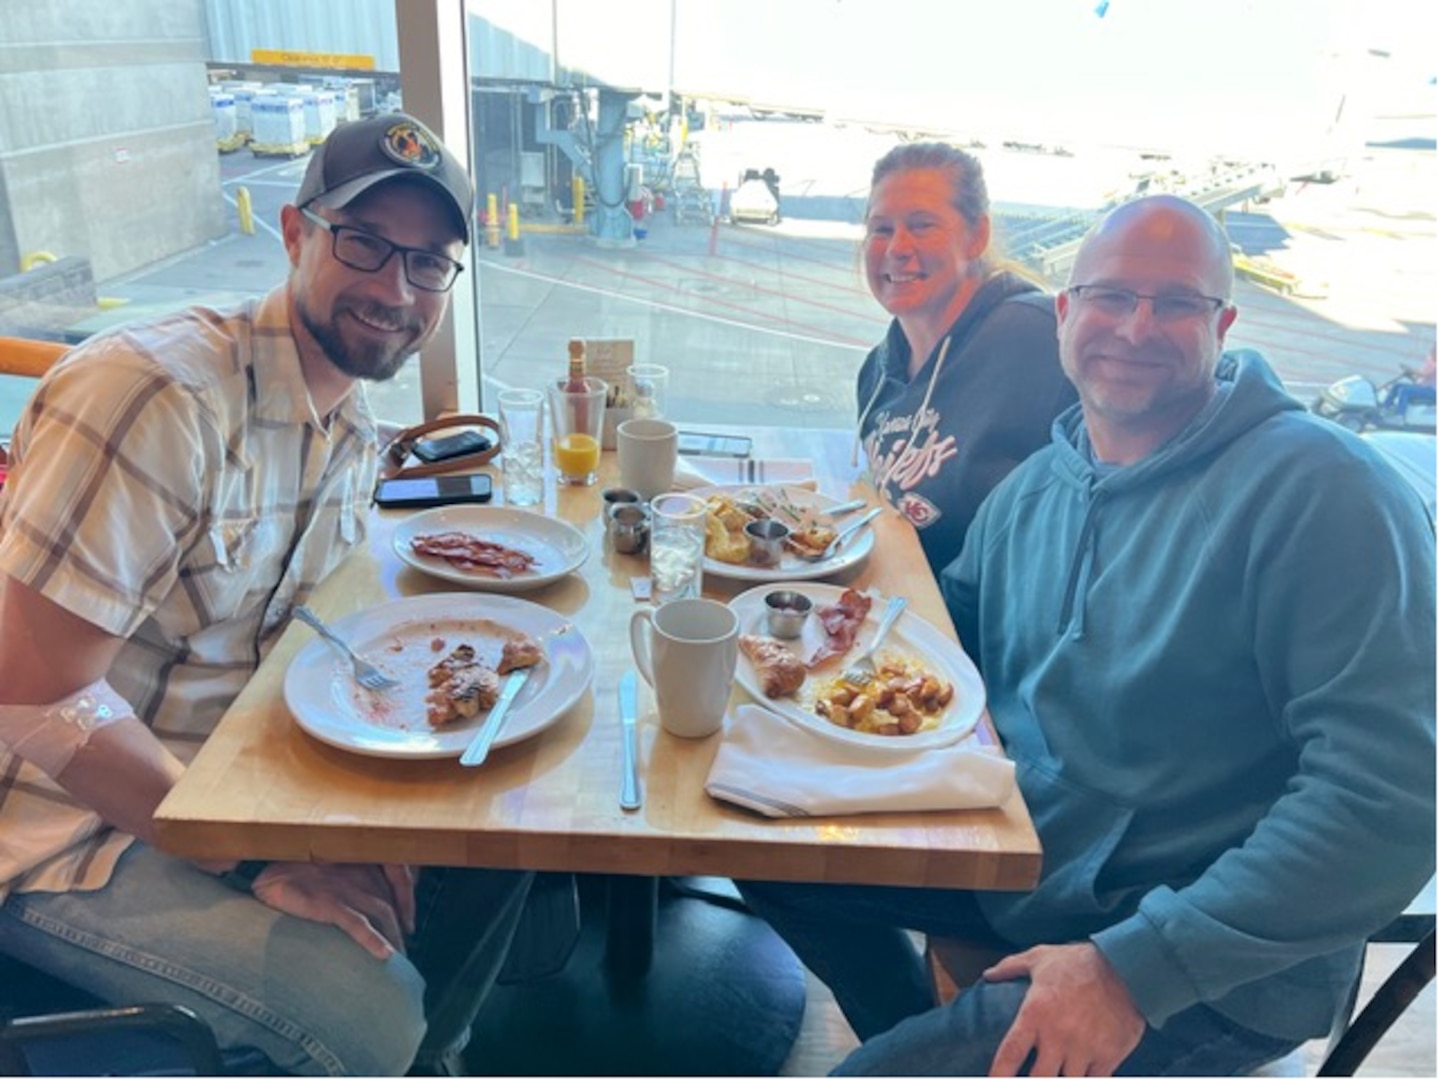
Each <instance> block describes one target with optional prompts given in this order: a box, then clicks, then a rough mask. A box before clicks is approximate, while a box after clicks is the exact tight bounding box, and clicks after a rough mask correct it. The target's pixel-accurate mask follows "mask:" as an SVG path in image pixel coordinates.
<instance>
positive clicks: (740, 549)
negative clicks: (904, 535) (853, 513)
mask: <svg viewBox="0 0 1439 1080" xmlns="http://www.w3.org/2000/svg"><path fill="white" fill-rule="evenodd" d="M691 494H693V495H696V496H698V497H699V498H701V499H704V500H705V506H706V514H705V559H704V572H705V573H706V574H713V575H715V576H717V577H723V578H731V579H733V580H736V581H758V582H766V581H798V580H805V581H808V580H813V579H816V578H825V577H830V576H832V575H834V574H838V573H840V572H841V571H844V570H848V569H849V568H850V567H852V566H858V565H859V564H860V563H862V562H864V560H865V559H866V558H868V557H869V553H870V552H871V551H873V550H874V531H873V530H872V529H870V528H868V527H866V528H863V529H861V530H860V531H859V533H858V534H857V535H856V536H854V537H852V538H851V539H850V540H849V541H848V542H847V543H845V544H843V545H842V546H841V547H840V549H839V550H838V551H837V552H835V553H834V554H833V555H832V556H830V557H829V558H827V559H822V560H820V561H817V562H816V561H812V557H813V556H814V555H816V554H819V553H822V552H823V551H824V550H825V548H826V547H827V546H828V545H829V542H830V541H831V540H833V539H834V538H835V534H836V533H837V532H838V531H839V530H840V529H842V528H843V527H844V525H845V524H846V523H847V521H848V520H852V519H847V518H832V517H831V516H830V514H829V509H830V508H831V507H835V506H840V505H841V502H840V500H839V499H835V498H831V497H830V496H828V495H824V494H822V493H820V492H817V491H811V490H809V489H808V488H805V487H798V486H790V485H785V484H770V485H762V484H723V485H715V486H712V487H702V488H696V489H695V490H694V491H693V492H691ZM765 521H774V522H778V523H780V524H781V525H783V526H784V527H785V530H786V535H785V538H784V541H783V543H782V545H781V546H780V550H779V551H778V557H777V558H770V559H765V560H763V561H761V550H760V545H758V544H757V543H756V541H755V537H754V533H753V530H746V526H747V525H750V524H751V523H753V522H765ZM806 556H810V558H807V557H806Z"/></svg>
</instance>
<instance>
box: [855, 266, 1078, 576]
mask: <svg viewBox="0 0 1439 1080" xmlns="http://www.w3.org/2000/svg"><path fill="white" fill-rule="evenodd" d="M941 357H942V358H943V359H942V361H941ZM909 358H910V349H909V342H908V341H907V340H906V339H905V336H904V332H903V331H902V330H901V329H900V326H899V321H898V320H895V321H893V322H891V323H890V327H889V332H888V333H887V334H886V335H885V339H884V341H882V342H881V343H880V344H879V345H878V346H877V347H876V348H875V349H873V350H872V351H871V352H870V354H869V355H868V356H867V357H865V361H864V364H863V366H862V367H861V368H860V370H859V393H858V399H859V401H860V402H861V408H862V409H863V411H862V412H861V414H860V419H859V428H860V430H859V433H860V438H861V439H862V440H863V443H864V449H865V455H866V456H867V457H868V459H869V468H870V474H871V475H872V476H873V478H874V482H875V486H876V487H877V488H878V489H879V491H880V494H881V495H882V496H883V497H884V499H885V501H887V502H889V503H890V504H891V505H892V506H894V507H896V508H897V509H898V510H899V511H900V512H901V513H903V514H904V515H905V517H907V518H908V519H909V520H910V521H911V522H912V523H913V524H914V527H915V528H916V529H918V530H919V538H920V542H921V543H922V544H923V545H924V553H925V556H926V557H927V558H928V559H929V565H930V569H931V570H933V571H934V573H935V574H936V575H938V574H939V572H940V571H941V570H943V569H944V568H945V567H946V566H948V565H949V563H950V562H952V561H953V560H954V559H955V557H956V556H958V555H959V550H960V548H961V547H963V545H964V535H965V533H966V532H967V531H968V530H969V523H970V522H971V521H972V520H973V519H974V513H975V511H976V510H978V509H979V504H980V503H981V502H983V501H984V497H985V496H986V495H988V494H989V492H990V489H991V488H993V487H994V485H995V484H997V483H999V481H1000V480H1002V479H1003V478H1004V477H1005V476H1006V475H1008V473H1009V471H1010V470H1011V469H1013V468H1014V467H1015V466H1016V465H1018V464H1019V463H1020V462H1021V461H1023V460H1024V459H1025V458H1027V457H1028V456H1029V455H1030V454H1031V453H1033V452H1034V451H1035V450H1037V449H1039V448H1040V447H1041V446H1044V445H1046V444H1047V443H1048V442H1049V431H1050V424H1051V423H1052V422H1053V420H1054V418H1055V417H1056V416H1058V415H1059V414H1060V413H1061V412H1063V411H1064V409H1066V408H1067V407H1069V406H1070V405H1072V404H1074V402H1075V401H1076V400H1077V398H1076V395H1075V392H1074V387H1073V385H1072V384H1071V383H1070V382H1069V380H1068V379H1067V378H1066V377H1065V375H1064V372H1063V370H1062V369H1061V368H1060V366H1059V347H1058V342H1057V339H1056V336H1055V315H1054V298H1053V297H1051V296H1049V295H1048V294H1046V293H1044V292H1041V291H1040V290H1039V289H1038V288H1037V287H1036V286H1034V285H1031V284H1030V283H1029V282H1027V281H1025V280H1024V279H1022V278H1020V277H1017V276H1016V275H1014V274H1010V273H999V274H996V275H994V276H993V277H991V278H990V279H989V280H988V281H986V282H985V283H984V284H983V285H982V286H981V287H980V289H979V291H978V292H977V293H975V294H974V297H973V298H972V299H971V300H970V302H969V303H968V305H966V306H965V309H964V311H962V312H961V313H960V315H959V318H957V319H956V320H955V321H954V325H953V326H951V327H950V328H949V332H948V333H947V334H946V335H945V336H944V337H943V338H942V339H941V340H940V342H939V345H938V346H937V347H936V349H935V351H934V353H932V354H931V355H930V356H929V358H928V359H927V360H926V361H925V364H924V367H922V368H920V370H919V374H918V375H917V376H916V377H915V378H914V379H913V380H911V379H910V378H909V374H908V371H909Z"/></svg>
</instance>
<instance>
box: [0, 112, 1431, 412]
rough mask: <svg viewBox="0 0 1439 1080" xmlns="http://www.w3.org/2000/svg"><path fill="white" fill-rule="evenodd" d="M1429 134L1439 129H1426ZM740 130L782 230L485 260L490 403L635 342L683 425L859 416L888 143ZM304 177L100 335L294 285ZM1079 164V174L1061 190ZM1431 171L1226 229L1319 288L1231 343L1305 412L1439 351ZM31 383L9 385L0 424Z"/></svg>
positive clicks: (848, 135)
mask: <svg viewBox="0 0 1439 1080" xmlns="http://www.w3.org/2000/svg"><path fill="white" fill-rule="evenodd" d="M1421 120H1422V118H1421ZM1428 123H1429V127H1430V128H1431V129H1432V117H1430V118H1428ZM1420 126H1421V127H1422V123H1421V124H1420ZM735 128H737V129H740V132H739V134H740V136H742V137H743V138H744V139H745V140H747V141H748V144H749V149H748V150H745V151H734V150H727V151H725V155H726V160H727V161H728V162H729V163H730V164H731V165H733V164H735V163H737V162H745V163H747V164H746V165H745V166H744V167H763V166H764V165H766V164H770V163H773V164H774V165H775V166H776V168H777V171H778V172H779V174H780V176H781V190H782V196H783V207H782V209H783V220H782V221H781V222H780V223H779V224H778V225H775V226H765V225H730V224H723V223H720V224H716V225H714V226H707V225H702V224H677V223H676V222H675V221H674V217H673V214H672V213H671V212H670V210H669V209H666V210H662V211H659V212H656V213H654V214H652V215H651V216H649V217H648V218H646V219H645V221H644V222H643V224H644V225H645V226H646V230H647V231H646V235H645V236H644V238H643V239H640V240H638V241H637V242H636V243H635V244H634V245H633V246H632V247H624V248H614V247H603V246H600V245H599V244H597V243H596V242H595V241H594V239H593V238H591V237H590V236H588V235H577V234H572V233H565V232H555V231H547V232H530V233H523V234H522V239H521V244H520V245H519V247H520V248H521V249H522V250H520V251H516V250H514V249H513V248H512V247H510V246H508V245H501V246H500V247H499V248H495V249H489V248H486V247H485V246H483V244H480V245H479V246H477V247H476V248H474V249H472V250H471V252H470V253H469V257H468V261H469V262H470V264H471V266H472V272H471V273H469V274H466V275H465V277H463V278H462V279H461V285H460V287H462V288H463V287H465V286H466V285H470V286H471V287H476V285H475V283H477V288H478V293H479V300H480V311H481V345H480V353H481V358H482V378H483V383H484V385H483V389H482V394H483V395H484V399H485V400H488V399H490V398H491V397H492V396H493V391H494V389H495V388H496V387H500V386H520V385H534V386H538V385H540V384H541V383H542V382H543V381H544V380H545V379H546V378H548V377H551V376H555V375H558V374H559V373H560V372H562V370H563V367H564V361H565V355H566V353H565V348H564V344H565V341H566V340H567V339H568V338H570V337H575V336H579V337H587V338H631V339H633V340H634V341H635V343H636V359H637V360H638V361H641V362H654V363H663V364H666V365H667V366H669V367H670V368H671V370H672V372H673V375H672V383H671V399H672V405H671V412H672V414H673V415H675V416H676V417H677V418H679V419H680V420H682V421H684V422H686V423H690V424H701V423H704V422H709V423H726V424H776V425H788V426H801V427H848V426H849V425H850V424H852V423H853V418H854V416H855V400H854V377H855V373H856V371H857V370H858V368H859V365H860V363H861V361H862V360H863V358H864V355H865V352H866V351H867V350H868V348H869V347H870V346H872V345H873V343H874V342H876V341H878V340H879V339H880V337H881V336H882V335H883V333H884V330H885V326H886V324H887V321H888V320H887V317H886V315H885V313H884V312H883V311H882V310H881V309H880V308H879V306H878V305H877V304H876V303H875V302H874V300H873V299H872V298H871V297H870V295H869V292H868V289H867V288H866V286H865V284H864V281H863V276H862V273H861V271H860V266H859V259H858V243H859V237H860V226H859V218H860V216H861V214H862V210H863V198H864V193H865V189H866V186H867V174H868V168H869V166H870V165H871V164H872V162H873V160H874V158H875V157H876V156H878V154H879V153H881V152H883V150H884V149H887V148H888V146H889V145H892V139H890V138H887V137H880V136H877V135H875V134H874V133H869V132H861V131H857V130H854V129H848V130H836V129H832V128H830V127H829V126H828V125H825V124H811V123H803V122H799V121H789V122H786V121H776V120H768V121H751V122H750V123H749V124H748V125H747V129H748V130H746V129H745V126H742V125H740V124H736V125H735ZM729 134H730V135H731V137H732V138H733V137H734V136H733V132H731V133H729ZM711 150H712V147H711V148H707V149H706V151H705V152H706V153H711ZM720 156H721V155H720V154H717V153H712V157H720ZM980 156H981V160H985V161H986V169H987V171H988V172H989V173H990V175H991V178H992V179H991V187H990V190H991V196H992V198H993V200H994V204H995V210H996V216H997V218H998V219H999V220H1000V221H1001V223H1003V222H1004V221H1005V220H1007V218H1008V216H1010V215H1012V214H1013V213H1014V212H1015V211H1016V210H1017V209H1021V207H1019V206H1018V205H1017V204H1016V203H1012V202H1009V201H1007V200H1006V192H1005V191H1004V190H1002V189H1001V183H1006V186H1008V188H1009V189H1010V190H1012V191H1020V192H1021V193H1022V194H1023V195H1024V198H1023V199H1022V200H1019V202H1020V203H1023V204H1024V205H1025V206H1032V205H1033V203H1034V201H1035V199H1037V198H1039V199H1048V200H1049V202H1050V203H1051V204H1052V205H1059V206H1065V205H1074V201H1075V200H1074V197H1073V196H1071V195H1069V194H1067V193H1068V192H1070V191H1080V190H1082V191H1083V192H1085V193H1087V194H1086V195H1085V196H1084V197H1086V198H1089V197H1092V193H1093V191H1097V190H1100V189H1101V188H1103V187H1104V185H1106V184H1109V185H1110V186H1113V185H1114V184H1115V183H1121V182H1122V180H1123V176H1122V173H1117V172H1116V168H1117V167H1116V166H1114V165H1113V164H1112V163H1111V164H1109V165H1107V166H1106V168H1107V169H1108V171H1107V172H1105V173H1104V174H1103V175H1101V174H1100V172H1099V171H1097V170H1096V169H1094V168H1092V167H1090V164H1088V163H1086V161H1085V160H1083V159H1082V158H1080V159H1074V158H1069V159H1064V158H1059V159H1051V158H1045V157H1044V156H1042V155H1039V156H1036V155H1003V156H1001V155H999V154H997V153H989V154H984V153H981V155H980ZM1026 157H1028V160H1027V161H1026V160H1025V158H1026ZM304 165H305V159H304V158H300V159H295V160H288V161H279V162H277V161H274V160H273V159H262V158H256V157H254V156H253V155H251V154H250V153H249V152H248V151H245V150H241V151H237V152H235V153H233V154H227V155H225V156H224V158H223V160H222V180H223V185H224V191H225V196H226V198H227V199H228V200H230V201H231V203H233V202H234V200H235V197H236V192H237V190H238V189H239V188H240V187H242V186H243V187H245V188H246V189H247V190H248V191H249V193H250V197H251V200H252V202H253V205H254V208H255V217H256V224H257V229H256V231H255V233H254V234H253V235H244V234H242V233H240V232H239V229H238V225H236V226H235V227H234V229H233V231H232V233H231V234H230V235H229V236H227V237H225V238H223V239H221V240H218V241H216V242H215V243H213V244H211V245H209V246H207V247H206V248H204V249H202V250H200V251H197V252H193V253H190V254H188V255H186V256H184V257H182V258H177V259H173V260H171V261H169V262H168V263H166V264H164V265H162V266H157V267H153V268H150V269H148V270H146V271H145V272H143V273H138V274H134V275H131V276H129V277H128V278H126V279H125V280H122V281H114V282H108V283H105V284H104V285H102V287H101V292H102V294H104V295H106V296H112V297H116V298H122V299H124V300H126V301H127V304H126V305H125V306H123V307H121V308H119V309H117V310H115V311H113V312H109V313H107V314H105V315H104V316H100V317H97V318H96V319H95V320H92V321H91V322H92V323H93V325H94V326H99V325H101V324H102V323H106V322H113V321H116V320H117V319H120V318H129V317H135V316H141V315H145V314H149V313H151V312H154V311H158V310H162V309H165V308H169V307H173V306H178V305H180V304H185V303H193V302H200V301H207V300H223V299H226V298H230V297H234V296H241V295H253V294H257V293H259V292H263V291H264V290H266V289H267V288H269V287H270V286H271V285H273V284H274V283H276V282H278V281H279V280H280V279H281V278H282V277H283V275H284V273H285V269H286V264H285V258H284V252H283V248H282V246H281V244H280V241H279V234H278V231H277V223H278V219H279V207H280V205H281V204H282V203H283V202H285V201H287V200H288V199H289V198H291V197H292V196H293V193H294V191H295V190H296V188H297V187H298V185H299V181H300V177H301V175H302V173H303V170H304ZM1066 168H1068V169H1069V170H1071V173H1072V175H1073V176H1074V177H1075V178H1080V177H1083V183H1082V184H1080V183H1079V182H1078V179H1076V185H1075V186H1073V187H1066V186H1065V184H1064V175H1065V169H1066ZM1435 173H1436V169H1435V151H1434V144H1433V139H1432V135H1431V137H1430V139H1429V141H1428V143H1427V145H1424V144H1423V143H1422V140H1421V144H1420V146H1419V147H1418V148H1412V147H1405V146H1388V147H1373V148H1370V149H1369V150H1368V151H1367V152H1366V153H1365V154H1364V156H1363V158H1362V159H1361V160H1359V161H1358V162H1356V163H1355V167H1354V169H1353V171H1352V173H1351V174H1350V175H1349V176H1346V177H1345V178H1343V179H1341V180H1340V181H1338V182H1336V183H1334V184H1327V185H1321V184H1307V185H1302V184H1291V185H1290V187H1289V189H1288V191H1287V193H1286V194H1285V195H1284V196H1283V197H1282V198H1278V199H1275V200H1273V201H1272V202H1270V203H1268V204H1265V205H1263V206H1258V205H1255V206H1250V207H1248V208H1247V212H1243V211H1242V210H1236V211H1230V212H1229V213H1227V214H1226V215H1225V216H1226V226H1227V228H1228V230H1229V232H1230V235H1231V238H1232V239H1233V240H1234V241H1235V242H1236V243H1238V244H1239V245H1240V246H1241V247H1243V248H1244V250H1245V251H1246V252H1248V253H1249V254H1259V255H1265V256H1268V257H1269V258H1271V259H1273V260H1274V261H1276V262H1278V263H1279V264H1280V265H1282V266H1284V267H1285V268H1286V269H1288V270H1290V271H1292V272H1293V273H1295V274H1297V275H1298V276H1299V277H1300V278H1301V280H1302V281H1303V282H1304V283H1305V284H1306V285H1308V286H1310V288H1311V289H1312V291H1313V292H1315V293H1316V295H1314V296H1312V297H1310V298H1301V297H1298V296H1294V297H1285V296H1280V295H1278V294H1277V293H1275V292H1274V291H1272V290H1270V289H1268V288H1266V287H1264V286H1262V285H1258V284H1255V283H1253V282H1249V281H1240V282H1238V283H1237V285H1236V292H1235V300H1236V303H1237V304H1238V306H1239V309H1240V317H1239V320H1238V321H1237V322H1236V324H1235V326H1234V328H1233V329H1232V330H1231V332H1230V336H1229V339H1228V344H1229V345H1231V346H1247V347H1252V348H1257V349H1259V350H1260V351H1261V352H1263V353H1264V355H1265V356H1266V357H1268V358H1269V360H1270V361H1271V362H1272V363H1273V364H1274V366H1275V367H1276V369H1277V370H1278V371H1279V373H1280V375H1281V376H1282V377H1283V378H1284V379H1285V380H1286V382H1287V383H1288V384H1289V386H1290V387H1291V389H1292V390H1293V392H1294V393H1295V394H1296V396H1299V397H1300V398H1301V399H1302V400H1308V399H1309V398H1310V397H1312V396H1313V394H1314V393H1315V392H1316V391H1317V389H1318V388H1319V387H1321V386H1323V385H1327V384H1328V383H1330V382H1332V381H1334V380H1335V379H1338V378H1341V377H1343V376H1345V375H1349V374H1354V373H1359V374H1364V375H1368V376H1370V377H1371V378H1375V379H1377V380H1381V381H1382V380H1384V379H1387V378H1389V377H1391V376H1392V375H1394V374H1396V373H1397V372H1398V369H1399V365H1400V364H1403V363H1410V364H1412V363H1417V362H1418V361H1419V360H1420V359H1421V358H1422V357H1423V355H1424V353H1425V351H1426V349H1427V348H1428V343H1429V341H1431V340H1432V335H1433V333H1434V319H1435V304H1434V297H1435V296H1436V295H1439V290H1436V284H1439V283H1436V269H1439V259H1436V251H1439V249H1436V244H1435V239H1436V238H1435V205H1434V195H1433V193H1434V192H1435V191H1436V190H1439V184H1436V180H1439V177H1436V175H1435ZM1111 176H1118V177H1119V179H1117V180H1110V179H1109V177H1111ZM1021 181H1023V182H1021ZM1046 192H1049V193H1050V194H1048V195H1046ZM482 199H483V193H482ZM1302 291H1310V289H1306V290H1302ZM25 392H27V391H26V389H25V388H24V387H23V386H17V385H15V384H10V383H5V382H3V381H0V431H3V430H6V429H8V427H9V424H10V422H13V416H14V415H15V412H16V411H18V408H19V402H20V400H23V394H24V393H25ZM373 394H374V398H375V400H376V403H377V405H378V407H379V408H380V409H381V411H382V412H383V413H384V414H385V415H393V416H400V417H403V416H407V415H414V414H416V413H417V412H418V411H419V405H418V402H419V388H418V373H417V371H416V370H415V367H414V365H410V366H408V367H407V368H406V370H405V371H404V372H402V373H401V375H400V376H398V377H397V378H396V379H395V380H394V381H393V382H392V383H391V384H387V385H384V386H379V387H376V388H374V392H373Z"/></svg>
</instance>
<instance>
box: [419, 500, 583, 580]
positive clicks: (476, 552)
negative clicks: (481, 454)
mask: <svg viewBox="0 0 1439 1080" xmlns="http://www.w3.org/2000/svg"><path fill="white" fill-rule="evenodd" d="M393 543H394V548H395V554H396V555H398V556H399V557H400V558H401V559H402V560H403V561H404V562H406V563H409V565H411V566H413V567H414V568H415V569H416V570H420V571H423V572H424V573H426V574H430V575H432V576H433V577H437V578H442V579H443V580H445V581H452V582H454V583H455V584H456V585H468V586H469V587H470V588H472V589H485V590H487V591H489V592H522V591H524V590H525V589H537V588H539V587H540V586H541V585H548V584H549V583H550V582H552V581H557V580H558V579H560V578H562V577H564V576H565V575H566V574H568V573H570V572H572V571H574V570H578V569H579V568H580V566H582V565H583V564H584V561H585V559H587V558H589V554H590V546H589V544H587V543H586V542H585V536H584V533H582V532H580V531H579V529H576V528H575V527H574V526H573V525H570V524H567V523H566V522H563V521H555V520H553V519H551V518H546V517H541V516H540V515H539V514H533V513H530V512H529V511H528V510H511V509H507V508H505V507H499V506H474V505H463V504H461V505H456V506H437V507H435V508H434V509H433V510H421V511H420V512H419V513H418V514H413V515H411V516H410V517H407V518H406V519H405V520H404V521H402V522H400V524H399V525H397V526H396V527H395V537H394V541H393Z"/></svg>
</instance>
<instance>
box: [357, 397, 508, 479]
mask: <svg viewBox="0 0 1439 1080" xmlns="http://www.w3.org/2000/svg"><path fill="white" fill-rule="evenodd" d="M473 427H480V428H489V429H490V431H491V432H493V437H492V438H491V443H490V447H489V449H488V450H481V451H478V452H477V453H473V454H463V455H461V456H460V457H452V458H446V459H445V460H444V461H431V462H424V461H422V462H418V463H417V464H414V465H406V464H405V461H406V459H408V458H409V456H410V450H411V448H413V447H414V445H415V443H416V442H417V441H419V440H420V439H422V438H424V437H425V436H426V435H430V434H432V433H434V432H436V431H449V430H451V429H455V428H473ZM499 452H500V425H499V424H497V423H495V421H493V420H491V419H490V418H489V417H488V416H480V415H479V414H478V413H460V414H458V415H456V416H443V417H441V418H440V419H438V420H429V421H426V422H425V423H423V424H416V425H415V426H414V427H408V428H405V430H404V431H401V432H400V433H399V434H398V435H396V436H395V437H394V438H393V439H391V440H390V442H389V445H387V446H386V447H385V448H384V449H383V450H382V451H380V469H381V471H382V472H383V473H384V475H385V476H386V477H389V478H396V479H397V478H400V477H406V476H435V475H437V474H439V473H448V472H456V471H459V470H463V469H473V468H475V467H476V466H479V465H483V464H485V462H487V461H489V460H490V459H491V458H493V457H494V456H495V455H496V454H498V453H499Z"/></svg>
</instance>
